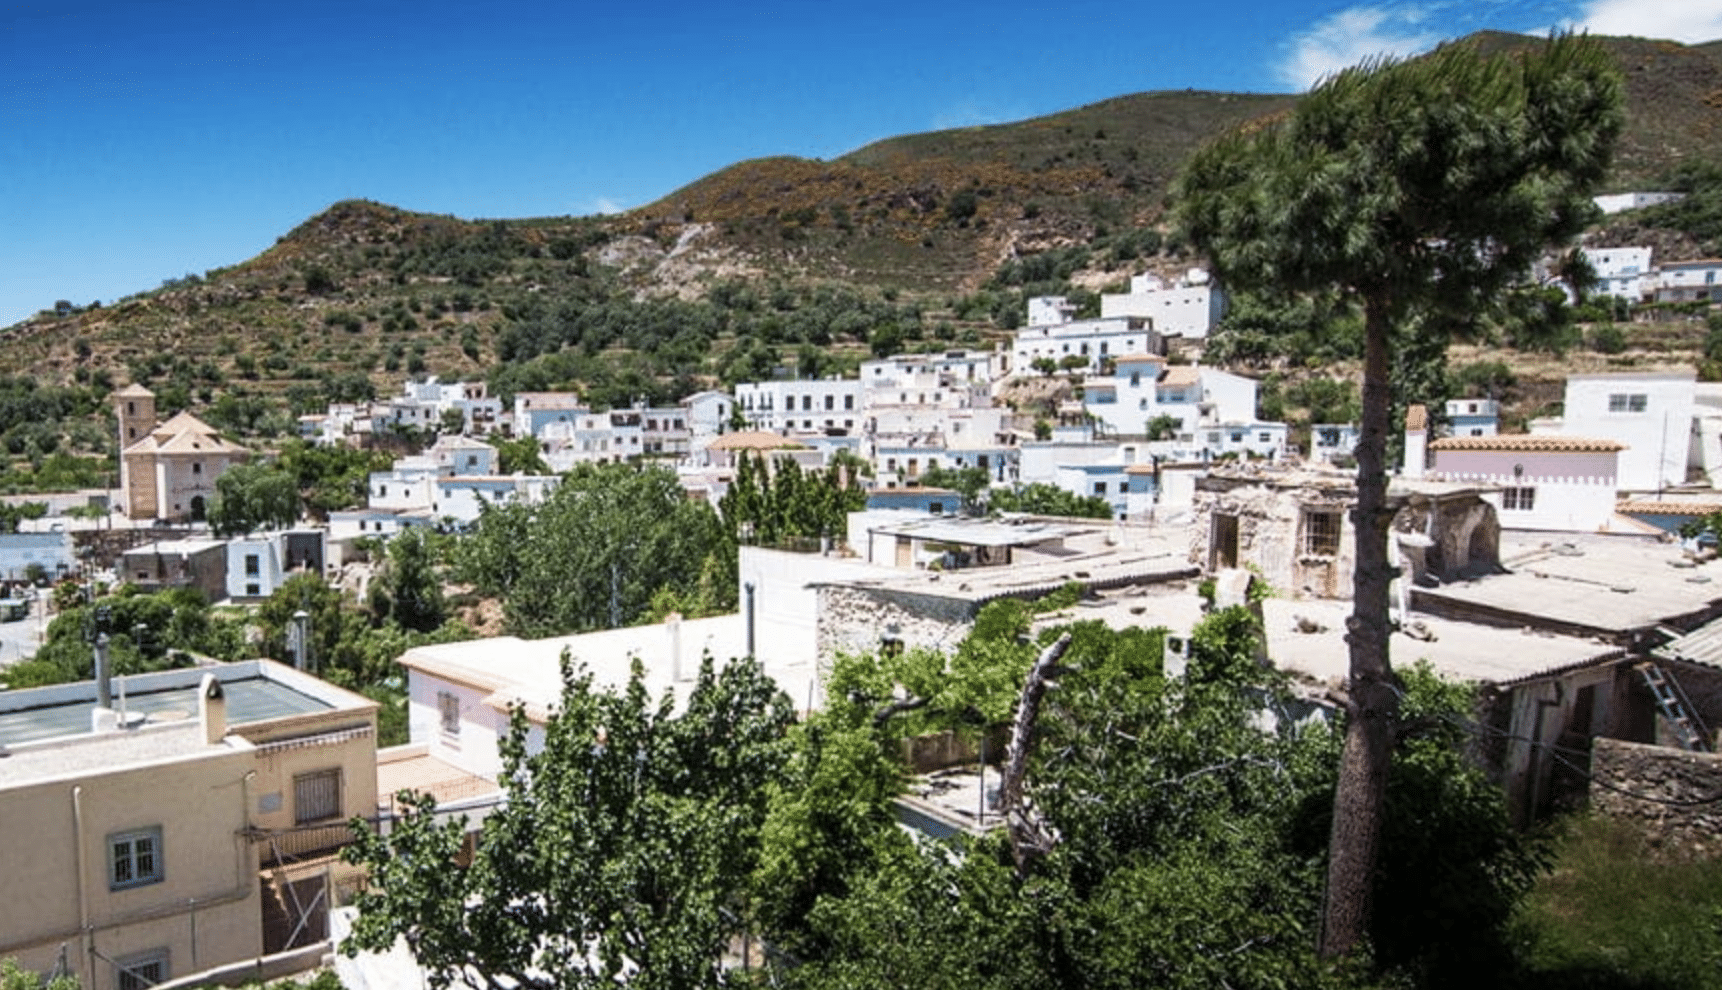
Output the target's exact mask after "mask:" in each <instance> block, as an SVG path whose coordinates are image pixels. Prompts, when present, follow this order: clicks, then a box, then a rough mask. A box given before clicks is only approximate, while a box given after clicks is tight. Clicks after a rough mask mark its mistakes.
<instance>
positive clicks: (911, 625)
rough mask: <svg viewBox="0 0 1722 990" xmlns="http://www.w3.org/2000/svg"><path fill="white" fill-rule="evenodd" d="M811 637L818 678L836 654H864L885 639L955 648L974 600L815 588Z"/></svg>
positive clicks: (971, 613) (827, 671)
mask: <svg viewBox="0 0 1722 990" xmlns="http://www.w3.org/2000/svg"><path fill="white" fill-rule="evenodd" d="M818 615H819V619H818V626H817V630H816V639H817V643H818V649H819V658H818V664H819V674H820V677H821V679H822V680H823V679H824V678H825V677H827V676H828V675H829V674H830V672H831V665H832V663H833V661H835V660H836V657H837V654H839V653H864V652H868V651H872V650H876V649H878V648H879V644H880V641H881V640H883V639H885V638H890V639H894V640H897V641H899V642H901V643H902V644H903V646H904V648H905V649H914V648H915V647H918V646H925V647H932V648H935V649H946V650H949V649H955V648H956V645H957V644H958V643H959V642H961V641H962V638H963V636H965V635H967V633H968V629H969V625H970V624H971V623H972V622H973V621H974V615H975V608H974V605H973V603H971V602H968V601H966V600H962V599H954V598H939V597H936V596H933V595H917V594H913V593H910V592H902V591H892V590H886V589H882V588H857V587H852V586H842V585H828V586H826V587H822V588H820V589H819V611H818Z"/></svg>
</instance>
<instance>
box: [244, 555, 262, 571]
mask: <svg viewBox="0 0 1722 990" xmlns="http://www.w3.org/2000/svg"><path fill="white" fill-rule="evenodd" d="M262 573H263V566H262V563H261V561H259V559H258V557H257V555H256V554H254V553H248V554H246V555H245V576H246V577H256V576H257V575H259V574H262Z"/></svg>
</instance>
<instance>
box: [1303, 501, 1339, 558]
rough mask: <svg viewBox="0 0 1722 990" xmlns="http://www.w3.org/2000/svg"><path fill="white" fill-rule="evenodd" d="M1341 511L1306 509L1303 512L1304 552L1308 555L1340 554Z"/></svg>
mask: <svg viewBox="0 0 1722 990" xmlns="http://www.w3.org/2000/svg"><path fill="white" fill-rule="evenodd" d="M1339 525H1340V522H1339V513H1338V512H1332V511H1306V512H1305V513H1304V514H1303V552H1304V555H1305V556H1307V557H1337V556H1339Z"/></svg>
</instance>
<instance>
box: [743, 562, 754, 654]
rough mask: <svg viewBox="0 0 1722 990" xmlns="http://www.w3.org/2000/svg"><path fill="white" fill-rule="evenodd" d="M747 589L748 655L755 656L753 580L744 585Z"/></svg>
mask: <svg viewBox="0 0 1722 990" xmlns="http://www.w3.org/2000/svg"><path fill="white" fill-rule="evenodd" d="M743 587H745V588H746V589H747V655H748V656H750V657H751V656H753V655H754V652H753V582H752V581H749V582H747V583H746V584H745V585H743Z"/></svg>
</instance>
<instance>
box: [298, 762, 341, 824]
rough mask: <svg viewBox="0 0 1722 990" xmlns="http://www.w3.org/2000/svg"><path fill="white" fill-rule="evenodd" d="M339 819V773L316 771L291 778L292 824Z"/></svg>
mask: <svg viewBox="0 0 1722 990" xmlns="http://www.w3.org/2000/svg"><path fill="white" fill-rule="evenodd" d="M339 817H341V771H340V768H338V767H337V768H335V769H332V770H318V771H316V772H315V773H302V774H299V775H298V776H296V777H294V778H293V824H295V825H307V824H310V823H311V822H320V821H325V820H327V819H330V818H339Z"/></svg>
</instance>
